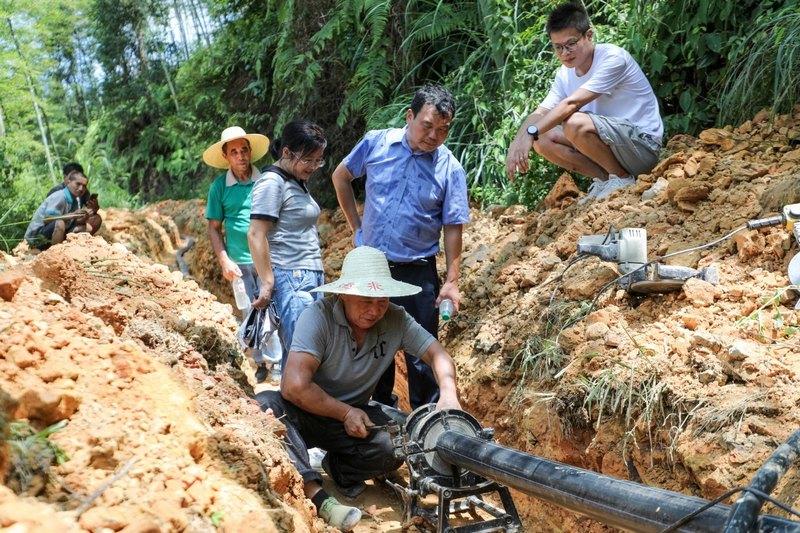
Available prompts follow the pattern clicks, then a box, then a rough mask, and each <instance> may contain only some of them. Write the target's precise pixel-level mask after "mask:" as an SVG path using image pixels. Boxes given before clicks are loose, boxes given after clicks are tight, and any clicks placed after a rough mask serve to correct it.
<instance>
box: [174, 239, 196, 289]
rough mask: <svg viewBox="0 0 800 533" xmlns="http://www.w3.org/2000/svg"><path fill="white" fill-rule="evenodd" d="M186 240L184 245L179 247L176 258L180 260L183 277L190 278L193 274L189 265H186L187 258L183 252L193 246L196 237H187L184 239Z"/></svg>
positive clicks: (179, 264)
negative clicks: (190, 272)
mask: <svg viewBox="0 0 800 533" xmlns="http://www.w3.org/2000/svg"><path fill="white" fill-rule="evenodd" d="M184 240H185V241H186V242H185V243H184V245H183V246H181V247H180V248H178V251H177V253H176V254H175V260H176V261H177V262H178V268H179V269H180V271H181V274H183V279H186V278H188V277H189V276H190V275H191V274H189V267H188V266H187V265H186V260H185V259H184V258H183V254H185V253H186V252H188V251H189V250H190V249H191V248H192V246H194V242H195V241H194V237H186V238H185V239H184Z"/></svg>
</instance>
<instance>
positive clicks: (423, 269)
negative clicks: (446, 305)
mask: <svg viewBox="0 0 800 533" xmlns="http://www.w3.org/2000/svg"><path fill="white" fill-rule="evenodd" d="M389 268H390V269H391V271H392V277H393V278H394V279H396V280H398V281H404V282H406V283H411V284H412V285H417V286H418V287H422V291H421V292H419V293H417V294H415V295H413V296H403V297H401V298H392V299H391V301H392V303H395V304H397V305H399V306H401V307H403V308H404V309H405V310H406V311H407V312H408V314H409V315H411V316H412V317H414V319H415V320H416V321H417V322H419V324H420V325H421V326H422V327H423V328H425V329H426V330H427V331H428V332H429V333H430V334H431V335H433V336H434V337H436V334H437V332H438V330H439V313H438V312H437V310H436V298H437V297H438V296H439V274H438V273H437V272H436V259H435V258H434V257H431V258H428V259H424V260H421V261H415V262H414V263H392V262H390V263H389ZM414 355H420V356H421V355H422V354H408V353H407V354H405V357H406V368H407V369H408V399H409V402H410V403H411V409H416V408H417V407H419V406H420V405H425V404H429V403H436V402H437V401H439V386H438V385H437V384H436V379H435V378H434V376H433V369H432V368H431V367H430V366H429V365H428V364H427V363H425V362H423V361H422V360H421V359H417V358H416V357H414ZM393 389H394V365H391V366H389V368H387V369H386V372H384V374H383V376H381V379H380V381H378V386H377V387H376V388H375V392H374V393H373V394H372V399H373V400H375V401H376V402H380V403H382V404H384V405H389V406H392V407H395V406H396V403H397V398H395V397H393V395H392V390H393Z"/></svg>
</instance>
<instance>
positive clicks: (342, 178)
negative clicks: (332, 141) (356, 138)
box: [332, 163, 361, 233]
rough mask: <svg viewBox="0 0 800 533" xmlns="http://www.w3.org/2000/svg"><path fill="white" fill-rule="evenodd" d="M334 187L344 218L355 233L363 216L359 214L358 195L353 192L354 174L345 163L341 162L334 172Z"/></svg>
mask: <svg viewBox="0 0 800 533" xmlns="http://www.w3.org/2000/svg"><path fill="white" fill-rule="evenodd" d="M332 180H333V188H334V189H336V199H337V200H338V201H339V207H341V209H342V213H343V214H344V218H345V219H346V220H347V224H348V225H349V226H350V230H351V231H352V232H353V233H355V232H356V231H357V230H358V229H359V228H360V227H361V217H360V216H358V208H357V207H356V196H355V193H353V183H352V182H353V175H352V174H350V171H349V170H347V167H345V166H344V164H343V163H339V166H338V167H336V170H335V171H334V172H333V177H332Z"/></svg>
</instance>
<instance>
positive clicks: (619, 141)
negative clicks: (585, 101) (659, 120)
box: [587, 113, 661, 178]
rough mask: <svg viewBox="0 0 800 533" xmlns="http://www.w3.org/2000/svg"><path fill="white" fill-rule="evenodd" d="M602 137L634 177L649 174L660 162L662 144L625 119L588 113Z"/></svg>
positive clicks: (620, 162)
mask: <svg viewBox="0 0 800 533" xmlns="http://www.w3.org/2000/svg"><path fill="white" fill-rule="evenodd" d="M587 114H588V115H589V116H590V117H591V118H592V122H594V127H595V128H596V129H597V133H598V135H600V139H602V141H603V142H604V143H606V144H607V145H608V147H609V148H611V152H612V153H613V154H614V157H616V158H617V161H619V164H620V165H622V167H623V168H624V169H625V170H627V171H628V172H629V173H630V175H631V176H633V177H634V178H635V177H636V176H638V175H639V174H647V173H649V172H650V171H651V170H653V167H655V166H656V163H658V155H659V153H660V152H661V144H660V143H659V141H658V139H656V138H654V137H653V136H652V135H650V134H647V133H644V132H643V131H641V130H640V129H639V128H638V127H637V126H635V125H633V124H631V123H630V122H628V121H627V120H625V119H621V118H616V117H606V116H603V115H595V114H592V113H587Z"/></svg>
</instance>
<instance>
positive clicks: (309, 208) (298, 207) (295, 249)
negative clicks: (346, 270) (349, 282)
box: [250, 167, 322, 271]
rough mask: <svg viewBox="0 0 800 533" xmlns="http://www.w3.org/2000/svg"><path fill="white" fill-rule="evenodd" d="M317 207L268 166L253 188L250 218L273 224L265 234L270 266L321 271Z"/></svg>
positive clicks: (302, 188)
mask: <svg viewBox="0 0 800 533" xmlns="http://www.w3.org/2000/svg"><path fill="white" fill-rule="evenodd" d="M319 213H320V209H319V205H318V204H317V202H315V201H314V199H313V198H312V197H311V194H309V192H308V190H307V189H306V188H305V185H304V184H302V183H300V182H299V181H297V180H295V179H285V178H283V177H282V176H280V175H279V174H277V173H276V172H274V171H272V170H270V167H268V168H266V169H264V172H263V174H262V175H261V179H260V180H258V181H257V182H256V183H255V185H253V193H252V196H251V198H250V218H251V219H263V220H269V221H271V222H273V225H272V229H271V230H270V232H269V234H268V235H267V239H268V240H269V258H270V261H271V263H272V266H274V267H278V268H283V269H286V270H297V269H303V270H319V271H322V251H321V250H320V247H319V234H318V233H317V219H318V218H319Z"/></svg>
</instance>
